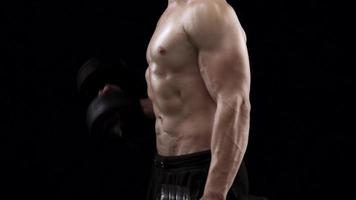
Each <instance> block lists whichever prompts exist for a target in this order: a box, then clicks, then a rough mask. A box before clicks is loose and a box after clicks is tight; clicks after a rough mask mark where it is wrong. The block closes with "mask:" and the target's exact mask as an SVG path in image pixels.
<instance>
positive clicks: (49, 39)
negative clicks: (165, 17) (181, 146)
mask: <svg viewBox="0 0 356 200" xmlns="http://www.w3.org/2000/svg"><path fill="white" fill-rule="evenodd" d="M229 2H230V3H231V4H232V5H233V7H234V8H235V10H236V12H237V14H238V16H239V18H240V21H241V23H242V25H243V27H244V28H245V31H246V33H247V36H248V47H249V52H250V61H251V74H252V90H251V103H252V113H251V132H250V135H251V136H250V143H249V144H250V145H249V149H248V152H247V155H246V162H247V166H248V169H249V173H250V181H251V191H252V193H254V194H258V195H263V196H267V197H269V198H270V199H273V200H278V199H280V200H286V199H288V200H289V199H291V200H293V199H298V200H299V199H342V198H345V197H349V198H350V197H351V193H352V189H353V187H354V186H353V184H352V183H350V184H347V183H346V181H352V180H353V179H352V177H351V173H350V172H351V169H352V167H351V162H352V160H353V158H354V155H352V146H353V144H354V143H355V142H354V138H355V136H354V134H355V131H353V130H352V125H353V124H355V122H356V117H355V115H354V114H353V113H354V109H353V108H354V107H353V105H352V104H353V102H354V100H355V98H354V97H353V93H354V91H355V90H354V88H353V86H355V80H354V76H355V73H354V72H355V69H354V68H355V61H354V59H352V58H353V57H354V56H353V55H352V54H353V52H354V51H353V50H351V51H350V50H347V49H348V48H347V47H353V45H352V43H351V37H350V36H351V35H352V34H351V28H352V26H353V25H354V22H352V18H351V13H352V11H350V10H349V9H347V6H346V5H343V6H341V3H339V4H337V3H336V2H332V3H327V2H326V1H321V0H319V1H318V0H309V1H282V0H280V1H265V0H249V1H233V0H231V1H229ZM1 4H2V6H1V13H3V14H5V17H4V18H3V19H5V23H2V27H1V30H2V35H3V36H2V37H1V40H2V41H1V46H2V48H5V55H4V54H3V57H4V58H3V59H1V69H0V70H1V71H0V73H1V92H2V95H0V97H1V105H2V119H1V124H2V125H1V143H0V144H1V147H0V148H1V149H0V150H1V151H0V152H1V166H2V167H3V169H2V170H1V173H0V175H1V178H0V180H1V182H2V183H3V184H2V185H4V186H2V187H1V189H0V190H2V191H1V194H2V195H4V196H7V197H6V198H3V199H18V198H20V197H26V199H29V198H32V197H34V198H37V199H38V198H44V199H134V197H123V196H124V195H125V196H126V195H128V193H133V194H135V195H136V196H139V194H143V191H142V190H139V191H136V192H135V189H134V188H135V187H136V186H137V187H139V188H140V187H141V186H142V185H143V183H144V182H145V180H146V179H147V171H148V168H149V166H148V165H147V163H149V158H150V157H149V156H150V155H151V154H150V153H151V152H150V150H149V149H150V147H151V146H150V142H152V141H151V140H150V139H152V138H151V137H152V135H149V134H143V133H142V138H143V139H141V140H140V142H141V143H139V142H138V143H130V142H127V141H125V142H122V141H117V140H97V139H93V138H91V137H89V135H88V133H87V131H86V129H85V119H84V118H85V116H84V108H83V107H82V106H81V102H80V101H79V100H78V96H77V91H76V88H75V87H76V82H75V78H76V73H77V70H78V68H79V67H80V65H81V64H82V63H83V62H84V61H85V60H87V59H88V58H90V57H92V56H95V55H98V54H100V55H112V56H113V57H115V56H117V57H121V58H124V59H125V60H126V61H127V62H128V63H129V65H130V66H132V67H135V68H136V69H137V70H138V71H139V73H138V76H142V79H143V73H144V70H145V68H146V67H147V64H146V61H145V50H146V46H147V44H148V42H149V39H150V36H151V34H152V32H153V30H154V27H155V23H156V21H157V19H158V18H159V16H160V14H161V13H162V12H163V10H164V8H165V6H166V4H167V2H166V1H164V0H160V1H141V2H140V1H131V2H128V1H116V2H115V3H114V2H103V1H94V2H90V3H89V2H85V1H72V2H69V3H68V2H64V1H60V2H54V1H27V2H20V1H12V2H11V3H1ZM133 84H138V85H139V87H141V88H142V91H138V92H139V93H140V95H142V96H144V95H145V91H144V88H145V85H144V82H143V81H142V82H139V83H133ZM145 141H147V145H143V144H145ZM133 158H135V159H133ZM140 159H141V160H140ZM138 169H143V170H141V171H140V172H136V173H133V172H132V171H134V170H138ZM146 169H147V170H146ZM141 175H142V181H137V180H138V179H139V178H138V177H139V176H141ZM123 183H125V184H123Z"/></svg>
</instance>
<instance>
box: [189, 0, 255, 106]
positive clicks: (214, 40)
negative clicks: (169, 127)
mask: <svg viewBox="0 0 356 200" xmlns="http://www.w3.org/2000/svg"><path fill="white" fill-rule="evenodd" d="M208 2H209V1H208ZM188 17H189V18H190V19H189V20H186V22H187V23H186V24H185V25H184V29H185V31H186V32H187V34H188V37H189V38H190V40H191V42H192V43H193V45H194V46H195V47H196V49H197V51H198V62H199V63H198V64H199V68H200V71H201V75H202V78H203V80H204V82H205V84H206V86H207V89H208V91H209V93H210V94H211V96H212V98H213V99H214V100H215V101H217V100H218V99H219V98H220V97H223V99H224V101H228V100H230V99H231V100H233V99H235V98H236V96H239V97H245V98H247V99H248V96H249V90H250V69H249V59H248V52H247V47H246V39H245V35H244V31H243V30H242V28H241V26H240V24H239V21H238V19H237V16H236V14H235V12H234V11H233V9H232V8H231V7H230V6H228V5H227V4H226V5H225V4H224V5H221V3H220V4H216V3H214V2H212V3H197V4H196V5H193V6H192V7H191V9H190V11H189V15H188Z"/></svg>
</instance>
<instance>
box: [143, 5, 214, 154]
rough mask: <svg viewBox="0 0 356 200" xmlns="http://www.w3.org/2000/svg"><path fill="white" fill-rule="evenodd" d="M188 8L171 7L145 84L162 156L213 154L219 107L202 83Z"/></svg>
mask: <svg viewBox="0 0 356 200" xmlns="http://www.w3.org/2000/svg"><path fill="white" fill-rule="evenodd" d="M188 6H189V5H188V3H186V4H176V5H175V4H172V5H170V6H168V8H167V9H166V11H165V12H164V13H163V15H162V16H161V18H160V20H159V22H158V23H157V27H156V30H155V32H154V34H153V36H152V38H151V41H150V43H149V46H148V49H147V60H148V63H149V68H148V69H147V72H146V80H147V85H148V90H149V98H150V99H151V100H152V102H153V107H154V112H155V116H156V137H157V150H158V153H159V154H161V155H182V154H188V153H193V152H198V151H203V150H207V149H210V137H211V133H212V126H213V119H214V113H215V110H216V104H215V102H214V101H213V99H212V98H211V96H210V95H209V93H208V91H207V89H206V86H205V84H204V82H203V79H202V77H201V74H200V71H199V66H198V55H197V51H196V49H195V47H194V46H193V45H192V43H191V41H189V37H188V35H187V34H186V32H185V31H184V28H183V23H185V20H187V16H186V14H185V11H186V9H187V7H188ZM188 17H189V16H188Z"/></svg>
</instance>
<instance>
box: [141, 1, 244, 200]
mask: <svg viewBox="0 0 356 200" xmlns="http://www.w3.org/2000/svg"><path fill="white" fill-rule="evenodd" d="M147 61H148V64H149V67H148V69H147V71H146V81H147V86H148V89H147V92H148V97H149V99H150V100H151V101H152V106H153V112H154V115H155V117H156V126H155V127H156V141H157V155H156V157H155V165H154V167H153V171H152V180H151V183H150V187H149V194H148V199H149V200H156V199H159V200H161V199H167V200H173V199H174V200H176V199H201V200H225V199H239V200H241V199H246V198H247V196H246V195H247V194H245V193H247V191H246V187H245V186H242V187H239V186H238V185H239V183H240V184H242V183H241V182H243V181H244V180H243V179H245V178H244V177H243V176H241V177H242V178H241V179H240V178H239V176H236V175H237V173H238V171H241V169H242V166H243V165H241V163H242V160H243V157H244V154H245V151H246V148H247V143H248V136H249V121H250V101H249V93H250V69H249V58H248V51H247V46H246V35H245V32H244V30H243V29H242V27H241V25H240V23H239V20H238V18H237V16H236V13H235V11H234V9H233V8H232V7H231V6H230V5H229V4H228V3H227V2H226V0H169V2H168V6H167V8H166V10H165V11H164V13H163V14H162V16H161V18H160V19H159V21H158V23H157V26H156V30H155V32H154V34H153V36H152V38H151V41H150V43H149V45H148V49H147ZM239 169H240V170H239ZM239 173H240V172H239ZM242 185H243V184H242Z"/></svg>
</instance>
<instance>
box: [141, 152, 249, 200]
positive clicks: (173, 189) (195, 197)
mask: <svg viewBox="0 0 356 200" xmlns="http://www.w3.org/2000/svg"><path fill="white" fill-rule="evenodd" d="M210 160H211V153H210V151H203V152H197V153H193V154H187V155H181V156H160V155H156V157H155V159H154V166H153V168H152V174H151V180H150V184H149V187H148V195H147V200H199V198H201V196H202V195H203V192H204V186H205V182H206V178H207V175H208V172H209V166H210ZM247 196H248V177H247V171H246V167H245V164H244V163H242V165H241V167H240V170H239V172H238V174H237V176H236V177H235V180H234V183H233V185H232V187H231V188H230V190H229V193H228V195H227V198H226V199H227V200H234V199H238V200H247Z"/></svg>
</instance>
